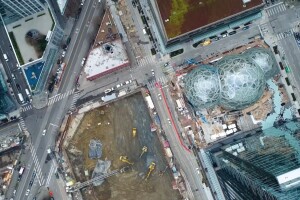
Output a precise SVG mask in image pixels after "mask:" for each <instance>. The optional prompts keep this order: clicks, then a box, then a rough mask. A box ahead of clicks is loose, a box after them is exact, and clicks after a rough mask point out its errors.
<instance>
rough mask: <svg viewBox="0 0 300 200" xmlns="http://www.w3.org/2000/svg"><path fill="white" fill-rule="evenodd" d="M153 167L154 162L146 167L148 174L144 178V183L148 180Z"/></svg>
mask: <svg viewBox="0 0 300 200" xmlns="http://www.w3.org/2000/svg"><path fill="white" fill-rule="evenodd" d="M155 165H156V164H155V162H152V163H151V164H150V165H149V167H148V169H149V171H148V174H147V176H146V178H145V180H146V181H147V180H148V178H149V176H150V175H151V173H152V171H153V170H154V169H155Z"/></svg>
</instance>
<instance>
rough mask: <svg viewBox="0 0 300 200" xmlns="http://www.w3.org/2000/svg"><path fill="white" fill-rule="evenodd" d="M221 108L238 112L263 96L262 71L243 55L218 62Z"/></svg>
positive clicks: (263, 80) (228, 57)
mask: <svg viewBox="0 0 300 200" xmlns="http://www.w3.org/2000/svg"><path fill="white" fill-rule="evenodd" d="M216 67H217V68H218V69H219V77H220V85H221V95H220V98H221V99H220V102H221V106H222V107H224V108H227V109H234V110H240V109H244V108H246V107H248V106H250V105H251V104H253V103H255V102H256V101H257V100H258V99H259V98H260V97H261V96H262V94H263V91H264V88H265V84H266V82H265V78H264V72H263V71H262V69H261V68H260V67H259V66H258V65H256V64H255V63H254V62H253V61H252V60H251V59H249V58H247V57H246V56H243V55H234V56H227V57H225V58H223V59H222V60H220V61H219V62H218V63H217V64H216Z"/></svg>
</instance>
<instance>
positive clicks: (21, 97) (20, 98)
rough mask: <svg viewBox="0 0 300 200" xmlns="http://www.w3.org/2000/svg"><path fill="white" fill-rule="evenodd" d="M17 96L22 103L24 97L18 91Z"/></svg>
mask: <svg viewBox="0 0 300 200" xmlns="http://www.w3.org/2000/svg"><path fill="white" fill-rule="evenodd" d="M18 97H19V100H20V101H21V103H24V98H23V95H22V94H21V93H18Z"/></svg>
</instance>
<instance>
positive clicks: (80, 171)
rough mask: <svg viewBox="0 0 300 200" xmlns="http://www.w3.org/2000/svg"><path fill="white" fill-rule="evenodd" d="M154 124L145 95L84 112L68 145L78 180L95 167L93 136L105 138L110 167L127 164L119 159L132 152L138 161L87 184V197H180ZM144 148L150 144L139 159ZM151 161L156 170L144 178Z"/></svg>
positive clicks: (133, 159) (148, 199)
mask: <svg viewBox="0 0 300 200" xmlns="http://www.w3.org/2000/svg"><path fill="white" fill-rule="evenodd" d="M151 123H152V121H151V118H150V115H149V113H148V108H147V106H146V104H145V102H144V99H143V97H142V95H141V93H137V94H135V95H132V96H130V97H127V98H125V99H122V100H119V101H116V102H114V103H112V104H109V105H107V106H104V107H100V108H98V109H95V110H92V111H90V112H88V113H86V115H85V116H84V118H83V120H82V121H81V124H80V125H79V127H78V129H77V131H76V133H75V136H74V138H73V139H72V141H71V142H70V145H69V147H68V149H67V152H68V156H69V158H70V162H71V164H72V166H73V172H74V174H75V176H76V179H77V181H81V182H83V181H86V180H88V179H90V177H91V174H92V171H93V169H94V167H95V164H96V160H92V159H89V158H88V150H89V146H88V145H89V142H90V140H91V139H97V140H100V141H101V143H102V145H103V149H102V151H103V153H102V157H101V159H102V160H106V159H107V160H111V161H112V164H111V168H110V169H111V170H115V169H119V168H121V167H123V166H126V165H127V164H125V163H123V162H121V161H120V160H119V158H120V156H121V155H125V156H128V158H129V160H130V162H133V163H134V164H133V165H132V170H130V171H129V172H127V173H124V174H119V175H116V176H112V177H110V178H108V179H107V180H106V181H105V182H104V183H103V184H102V185H101V186H98V187H90V188H86V189H85V191H84V192H82V193H83V196H84V199H88V200H94V199H95V200H96V199H99V200H102V199H103V200H108V199H111V200H112V199H115V200H120V199H122V200H125V199H128V200H134V199H143V200H153V199H164V200H168V199H170V200H175V199H181V198H180V195H179V192H178V191H175V190H173V189H172V181H173V179H172V175H171V171H170V169H168V168H166V166H167V162H166V161H165V158H164V155H163V151H162V147H161V145H160V143H159V140H158V138H157V136H156V133H152V132H151V130H150V124H151ZM132 128H136V129H137V135H136V137H133V135H132ZM143 146H147V147H148V152H147V153H145V154H144V155H143V156H142V157H140V154H141V152H142V148H143ZM70 151H72V152H74V153H70ZM152 161H154V162H155V163H156V168H155V170H154V171H153V173H152V174H151V175H150V176H149V179H148V180H147V181H146V180H145V176H146V174H147V172H148V166H149V165H150V163H151V162H152ZM85 170H88V172H89V175H88V177H87V176H85V175H84V174H85V173H84V171H85ZM162 172H164V173H162Z"/></svg>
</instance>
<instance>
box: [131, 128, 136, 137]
mask: <svg viewBox="0 0 300 200" xmlns="http://www.w3.org/2000/svg"><path fill="white" fill-rule="evenodd" d="M135 136H136V128H132V137H135Z"/></svg>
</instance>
